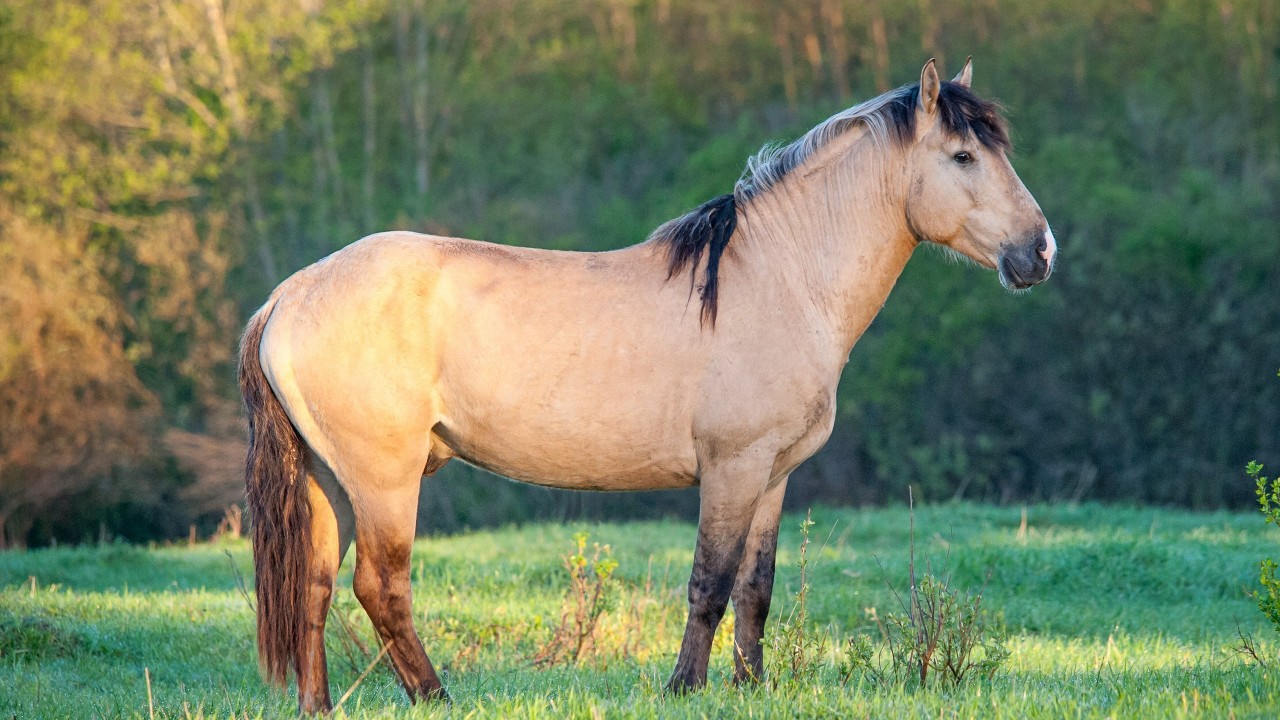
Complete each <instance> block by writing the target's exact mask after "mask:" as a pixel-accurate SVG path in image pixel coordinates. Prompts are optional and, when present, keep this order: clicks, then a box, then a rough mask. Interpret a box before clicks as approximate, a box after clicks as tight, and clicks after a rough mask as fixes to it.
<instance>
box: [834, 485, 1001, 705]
mask: <svg viewBox="0 0 1280 720" xmlns="http://www.w3.org/2000/svg"><path fill="white" fill-rule="evenodd" d="M908 498H910V494H909V493H908ZM910 517H911V533H910V537H911V549H910V556H909V557H910V560H909V561H908V575H909V578H910V579H909V582H910V587H909V588H908V591H907V596H906V598H905V599H904V598H903V597H902V596H901V595H899V594H898V592H897V591H896V590H893V587H892V586H890V590H891V591H892V592H893V594H894V597H895V598H897V600H898V603H899V604H900V605H901V606H902V612H900V613H889V614H886V615H884V616H881V615H880V614H879V613H877V612H876V610H875V608H870V609H868V611H867V612H868V615H869V616H870V617H871V620H872V621H874V622H875V625H876V628H877V629H878V631H879V635H880V641H881V647H879V648H877V647H876V643H875V642H873V640H872V638H871V637H869V636H868V635H865V634H864V635H856V636H854V637H851V638H849V640H848V642H847V644H846V646H845V660H844V664H843V667H842V668H841V678H842V679H843V680H844V681H845V682H848V681H849V680H851V679H852V678H854V677H860V678H865V679H867V680H870V681H871V682H872V683H874V684H876V685H898V686H916V687H921V688H923V687H926V686H927V685H928V684H929V682H930V680H931V679H934V681H935V682H938V683H942V684H944V685H949V686H951V687H957V686H959V685H961V684H962V683H964V682H965V680H966V679H968V678H970V677H973V676H975V675H976V676H981V677H985V678H988V679H990V678H991V676H992V675H994V674H995V673H996V671H997V670H999V669H1000V666H1001V665H1003V664H1004V662H1005V661H1006V660H1008V659H1009V649H1008V648H1007V647H1006V646H1005V641H1006V639H1007V637H1008V633H1007V631H1006V630H1005V627H1004V622H1003V620H1002V619H1001V618H1000V617H999V615H997V614H994V613H992V612H990V611H989V610H988V609H987V608H985V607H983V605H982V599H983V598H982V592H978V593H977V594H976V595H970V594H969V593H966V592H962V591H960V590H957V589H955V588H952V587H951V585H950V581H949V579H947V578H938V577H935V576H934V575H932V574H930V573H929V572H928V571H926V572H925V574H924V575H923V576H922V577H921V578H920V580H919V581H918V582H917V580H916V570H915V511H914V506H913V507H912V511H911V514H910Z"/></svg>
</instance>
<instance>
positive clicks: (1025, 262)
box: [998, 227, 1058, 290]
mask: <svg viewBox="0 0 1280 720" xmlns="http://www.w3.org/2000/svg"><path fill="white" fill-rule="evenodd" d="M1057 251H1058V245H1057V242H1056V241H1054V239H1053V232H1052V231H1050V230H1049V228H1048V227H1044V228H1041V229H1039V230H1037V231H1036V232H1034V233H1032V234H1031V237H1030V238H1029V239H1028V240H1027V241H1026V242H1023V243H1019V244H1017V245H1009V246H1007V247H1006V248H1005V249H1004V250H1003V251H1002V252H1001V253H1000V263H999V265H998V268H999V273H1000V282H1002V283H1004V285H1005V286H1006V287H1010V288H1013V289H1015V290H1025V289H1026V288H1029V287H1031V286H1032V285H1035V284H1037V283H1042V282H1044V281H1045V280H1047V279H1048V278H1049V274H1050V273H1052V272H1053V259H1054V256H1055V255H1056V254H1057Z"/></svg>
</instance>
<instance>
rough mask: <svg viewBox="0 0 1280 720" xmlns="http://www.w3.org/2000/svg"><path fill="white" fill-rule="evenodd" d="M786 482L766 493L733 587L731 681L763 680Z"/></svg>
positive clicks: (753, 521)
mask: <svg viewBox="0 0 1280 720" xmlns="http://www.w3.org/2000/svg"><path fill="white" fill-rule="evenodd" d="M786 489H787V480H786V478H783V479H782V480H781V481H780V482H779V483H778V484H776V485H774V486H773V487H771V488H769V489H768V490H766V491H765V494H764V496H763V497H762V498H761V499H760V503H759V504H758V505H757V507H756V513H755V517H754V518H752V520H751V532H750V534H748V535H747V546H746V550H745V551H744V552H743V554H742V563H741V565H740V566H739V567H738V577H737V581H736V582H735V583H734V586H733V612H734V626H733V643H734V652H733V681H734V682H735V683H745V682H759V681H760V680H762V679H764V647H763V645H762V644H761V641H762V640H763V639H764V626H765V621H767V620H768V619H769V605H770V603H771V601H772V599H773V577H774V568H775V566H776V560H777V553H778V521H779V519H780V518H781V516H782V498H783V495H784V494H785V493H786Z"/></svg>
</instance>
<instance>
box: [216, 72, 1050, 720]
mask: <svg viewBox="0 0 1280 720" xmlns="http://www.w3.org/2000/svg"><path fill="white" fill-rule="evenodd" d="M971 79H972V64H971V63H970V62H966V64H965V67H964V69H963V70H962V71H961V72H960V74H958V75H957V76H956V77H955V78H953V79H952V80H951V81H950V82H942V81H940V80H939V77H938V72H937V69H936V67H935V64H934V61H933V60H930V61H929V62H928V63H926V64H925V65H924V68H923V69H922V71H921V74H920V81H919V82H918V83H914V84H911V85H907V86H903V87H900V88H898V89H896V90H893V91H890V92H888V93H885V94H883V95H881V96H879V97H876V98H874V99H871V100H869V101H866V102H864V103H862V104H859V105H856V106H854V107H851V108H848V109H846V110H844V111H842V112H840V113H837V114H836V115H833V116H832V117H830V118H828V119H827V120H825V121H823V122H822V123H820V124H819V125H817V126H816V127H814V128H813V129H811V130H810V131H809V132H807V133H806V134H804V135H803V136H802V137H800V138H799V139H798V140H796V141H794V142H793V143H791V144H789V145H785V146H770V145H766V146H765V148H764V149H763V150H761V151H760V152H759V153H758V154H756V155H755V156H753V157H752V158H750V159H749V160H748V162H747V165H746V168H745V170H744V172H743V175H742V178H741V179H740V180H739V181H738V182H737V184H736V185H735V187H734V190H733V192H732V193H730V194H726V195H723V196H720V197H717V198H713V199H711V200H709V201H707V202H706V203H704V204H703V205H701V206H699V207H698V208H696V209H694V210H692V211H690V212H688V213H687V214H685V215H683V216H681V217H678V218H676V219H674V220H671V221H669V222H667V223H666V224H664V225H662V226H661V227H659V228H658V229H657V230H655V231H654V232H653V233H652V235H650V236H649V237H648V239H647V240H645V241H644V242H641V243H640V244H637V245H633V246H630V247H625V248H622V249H618V250H612V251H607V252H567V251H552V250H542V249H531V248H522V247H514V246H505V245H497V244H490V243H485V242H480V241H474V240H464V239H458V238H447V237H436V236H428V235H420V234H416V233H411V232H385V233H380V234H376V235H371V236H369V237H366V238H363V239H361V240H359V241H357V242H355V243H353V244H351V245H349V246H347V247H345V248H343V249H341V250H339V251H337V252H335V253H333V254H332V255H329V256H328V257H326V258H324V259H322V260H320V261H318V262H316V263H315V264H313V265H311V266H309V267H306V268H304V269H302V270H299V271H298V272H297V273H296V274H294V275H293V276H291V277H289V278H288V279H286V280H285V281H284V282H282V283H281V284H280V285H279V286H278V287H277V288H276V289H275V290H274V292H272V293H271V295H270V297H269V298H268V300H267V301H266V303H265V304H264V305H263V306H262V308H261V309H260V310H258V311H257V313H256V314H254V315H253V316H252V318H251V319H250V320H249V322H248V324H247V328H246V330H245V333H244V336H243V339H242V342H241V348H240V358H239V360H240V364H239V380H240V386H241V391H242V393H243V395H244V400H245V404H246V407H247V412H248V418H249V426H250V446H249V451H248V457H247V462H246V489H247V500H248V506H249V508H250V511H251V513H252V524H253V557H254V566H255V572H254V576H255V580H256V595H257V645H258V655H259V663H260V666H261V669H262V671H263V675H264V677H265V678H266V679H267V680H268V681H269V682H271V683H273V684H276V685H279V686H285V685H286V684H287V682H288V679H289V674H290V672H291V671H292V673H293V674H294V676H295V677H296V682H297V687H298V702H299V705H300V708H301V710H302V711H303V712H304V713H314V712H323V711H328V710H329V709H331V707H332V704H331V698H330V694H329V682H328V673H327V666H326V661H325V649H324V627H325V619H326V615H327V612H328V609H329V606H330V603H331V600H332V597H333V593H334V589H335V578H336V574H337V572H338V568H339V566H340V564H341V563H342V561H343V558H344V556H345V555H346V551H347V549H348V547H349V546H350V544H351V542H352V540H353V539H354V541H355V544H356V549H357V554H356V566H355V574H354V580H353V586H354V590H355V595H356V597H357V598H358V600H359V602H360V604H361V605H362V606H363V608H364V610H365V611H366V612H367V613H368V615H369V618H370V620H371V621H372V623H373V627H374V628H375V629H376V630H377V633H378V635H379V636H380V638H381V640H382V642H383V644H384V645H385V647H386V652H387V653H388V655H389V657H390V660H391V663H392V665H393V666H394V668H395V671H396V674H397V675H398V677H399V680H400V682H401V684H402V685H403V686H404V689H405V690H406V692H407V693H408V695H409V698H410V700H411V701H414V702H416V701H417V700H419V699H447V698H448V695H447V693H446V691H445V689H444V687H443V686H442V685H441V682H440V678H439V676H438V675H437V673H436V670H435V667H434V666H433V665H432V663H431V660H430V659H429V658H428V656H427V654H426V652H425V651H424V649H423V645H422V642H421V640H420V638H419V637H418V635H417V632H416V630H415V628H414V624H413V619H412V612H411V606H410V593H411V588H410V566H409V561H410V552H411V549H412V543H413V541H414V531H415V522H416V510H417V507H418V495H419V492H420V489H421V487H422V478H423V477H425V476H428V475H431V474H432V473H434V472H435V471H437V470H438V469H440V467H442V466H443V465H444V464H445V463H447V462H448V461H449V460H450V459H451V458H459V459H461V460H463V461H465V462H467V463H470V464H472V465H475V466H478V467H482V468H485V469H488V470H491V471H493V472H495V473H497V474H500V475H504V476H506V477H508V478H512V479H515V480H518V481H522V482H528V483H535V484H539V485H544V486H550V487H558V488H572V489H578V490H610V491H620V490H650V489H658V488H683V487H690V486H695V485H696V486H698V487H699V492H700V504H699V510H700V512H699V518H698V533H697V542H696V547H695V549H694V561H693V568H692V572H691V574H690V578H689V584H688V616H687V621H686V626H685V631H684V637H683V640H682V642H681V646H680V651H679V655H678V657H677V659H676V664H675V669H674V671H673V673H672V675H671V678H670V680H669V682H668V683H667V688H668V690H670V691H672V692H682V691H686V690H690V689H695V688H698V687H700V686H702V685H704V684H705V683H706V681H707V665H708V661H709V655H710V651H711V640H712V637H713V635H714V633H715V630H716V627H717V626H718V624H719V623H720V620H721V618H722V616H723V615H724V613H725V610H726V608H727V606H728V603H729V602H730V600H732V602H733V605H734V609H735V613H736V618H737V620H736V622H735V625H734V644H735V652H734V672H733V677H734V680H735V681H736V682H739V683H746V682H752V681H755V680H758V679H760V678H761V677H763V675H764V654H763V649H762V646H761V639H762V636H763V632H764V624H765V620H766V619H767V617H768V615H769V605H770V598H771V595H772V589H773V580H774V566H775V551H776V547H777V539H778V522H779V516H780V514H781V509H782V499H783V494H784V492H785V491H786V487H787V478H788V476H789V475H790V473H791V472H792V470H794V469H795V468H796V466H798V465H799V464H800V463H801V462H802V461H804V460H805V459H806V458H808V457H810V456H811V455H813V454H814V453H815V452H816V451H817V450H818V449H819V448H820V447H821V446H822V445H823V444H824V443H825V442H826V440H827V438H828V437H829V436H830V434H831V430H832V424H833V422H834V417H835V406H836V385H837V382H838V381H839V378H840V374H841V370H842V368H843V367H844V365H845V363H846V362H847V360H848V357H849V353H850V351H851V350H852V348H853V345H854V343H855V342H856V341H857V340H858V338H859V336H861V335H862V333H863V331H864V330H865V329H866V328H867V326H868V324H870V322H871V321H872V319H873V318H874V317H875V315H876V313H877V312H878V311H879V309H880V307H881V306H882V305H883V304H884V302H885V300H886V298H887V296H888V295H889V291H890V290H891V289H892V287H893V285H894V283H895V282H896V280H897V278H898V276H899V274H900V273H901V272H902V270H903V268H904V266H905V265H906V263H907V260H908V258H910V257H911V255H912V252H913V251H914V249H915V248H916V247H917V246H919V245H921V244H923V243H932V244H935V245H938V246H941V247H943V248H946V249H948V250H950V251H952V252H953V253H956V254H958V255H962V256H965V257H967V258H970V259H972V260H973V261H975V262H977V263H978V264H980V265H983V266H985V267H987V268H991V269H995V270H996V271H997V273H998V275H999V278H1000V281H1001V282H1002V283H1003V284H1004V285H1005V286H1006V287H1008V288H1011V289H1024V288H1028V287H1030V286H1032V285H1034V284H1036V283H1039V282H1041V281H1043V280H1045V279H1046V278H1048V277H1049V274H1050V272H1051V271H1052V268H1053V265H1054V255H1055V252H1056V247H1057V246H1056V243H1055V241H1054V237H1053V234H1052V232H1051V231H1050V229H1049V226H1048V224H1047V222H1046V220H1045V217H1044V214H1043V213H1042V212H1041V210H1040V207H1039V205H1038V204H1037V203H1036V201H1035V199H1034V198H1032V196H1031V194H1030V193H1029V192H1028V191H1027V189H1026V187H1025V186H1024V185H1023V183H1022V181H1021V180H1020V179H1019V178H1018V176H1017V174H1016V173H1015V172H1014V170H1013V168H1012V166H1011V165H1010V163H1009V160H1008V157H1007V151H1008V150H1009V147H1010V143H1009V135H1008V132H1007V129H1006V125H1005V121H1004V119H1003V117H1002V115H1001V113H1000V110H999V108H998V106H997V105H996V104H994V103H993V102H990V101H987V100H985V99H982V98H980V97H978V96H977V95H976V94H974V93H973V92H972V90H971V89H970V83H971ZM686 278H687V282H686ZM695 295H696V297H695Z"/></svg>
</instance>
